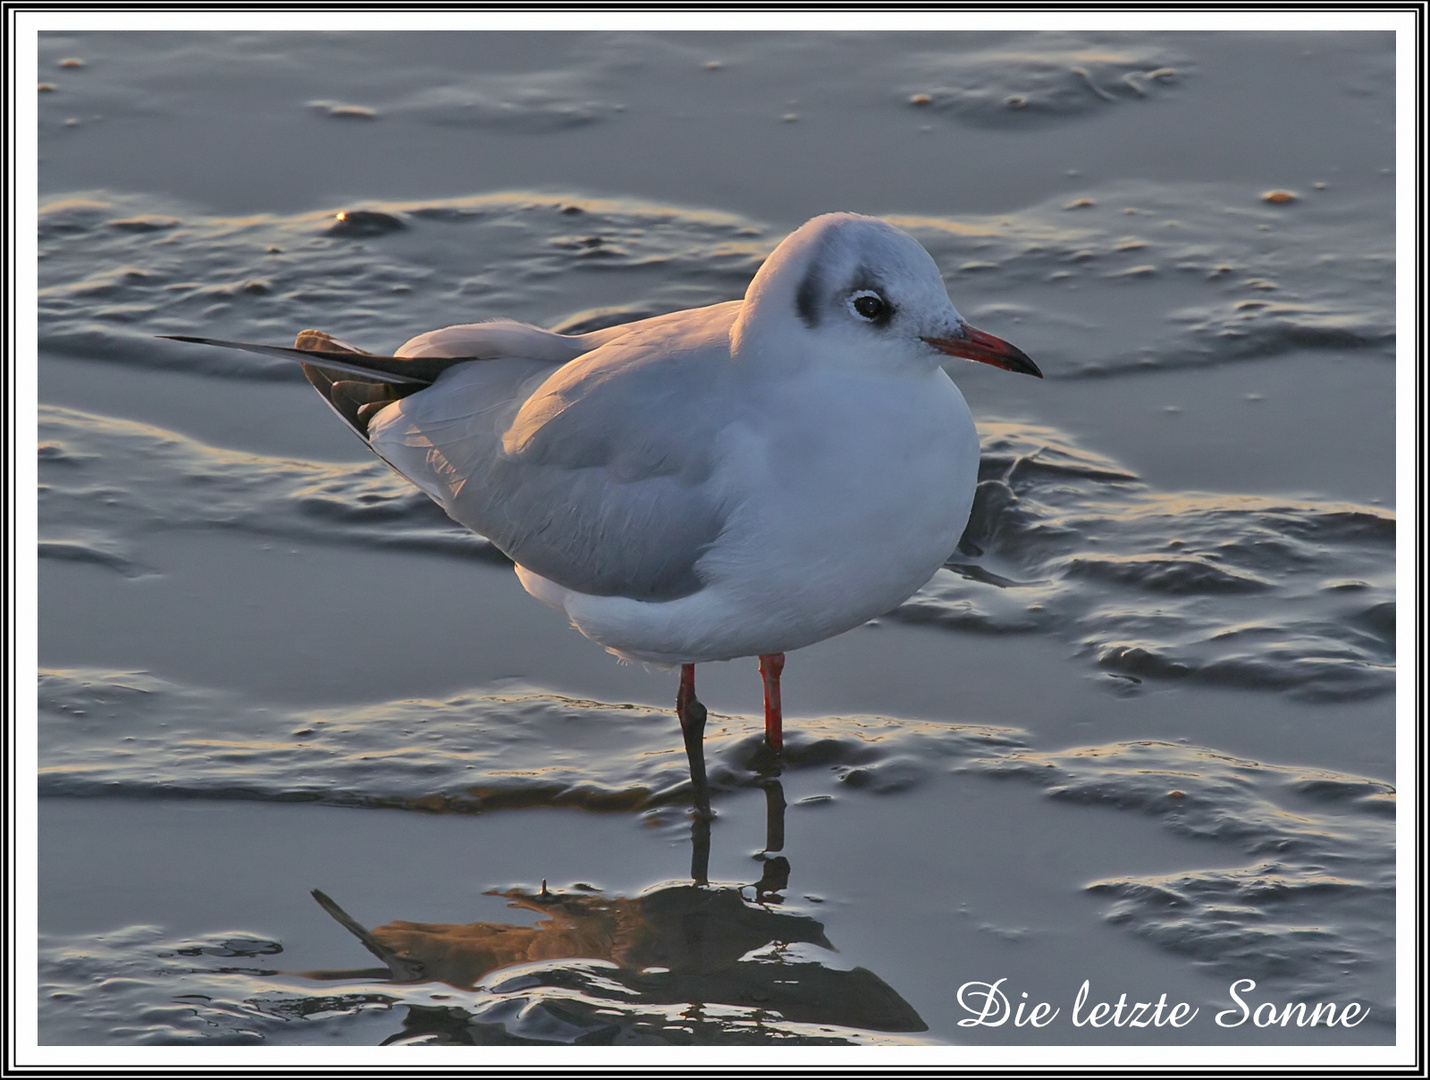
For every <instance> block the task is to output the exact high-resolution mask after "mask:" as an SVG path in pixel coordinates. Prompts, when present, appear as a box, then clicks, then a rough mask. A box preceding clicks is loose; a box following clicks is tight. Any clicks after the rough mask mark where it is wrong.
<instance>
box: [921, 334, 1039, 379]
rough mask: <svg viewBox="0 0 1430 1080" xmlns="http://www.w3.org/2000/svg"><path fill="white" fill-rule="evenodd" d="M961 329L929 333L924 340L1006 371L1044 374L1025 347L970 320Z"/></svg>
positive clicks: (950, 352)
mask: <svg viewBox="0 0 1430 1080" xmlns="http://www.w3.org/2000/svg"><path fill="white" fill-rule="evenodd" d="M960 331H961V332H960V335H959V336H957V337H926V338H924V341H926V342H928V343H929V344H930V345H932V346H933V347H934V348H935V349H937V350H938V351H939V352H943V353H948V355H949V356H961V357H963V359H965V360H976V361H978V362H979V363H980V364H992V365H993V366H994V367H997V368H1002V369H1003V370H1004V371H1015V372H1017V373H1018V374H1019V375H1033V376H1036V377H1037V378H1039V379H1041V378H1042V377H1043V373H1042V372H1041V371H1039V370H1038V365H1037V364H1035V363H1033V361H1032V360H1030V359H1028V355H1027V354H1026V353H1025V352H1023V350H1022V349H1019V348H1017V347H1016V346H1013V345H1009V344H1008V343H1007V342H1006V341H1004V340H1003V339H1002V338H1000V337H994V336H993V335H992V334H986V333H984V332H983V331H982V330H979V329H977V328H976V327H973V326H969V325H968V324H967V323H964V324H963V325H962V327H960Z"/></svg>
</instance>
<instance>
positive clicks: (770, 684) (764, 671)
mask: <svg viewBox="0 0 1430 1080" xmlns="http://www.w3.org/2000/svg"><path fill="white" fill-rule="evenodd" d="M784 669H785V654H784V653H782V652H777V653H767V654H766V655H764V656H762V657H760V678H761V679H762V680H763V681H764V684H765V742H767V743H769V744H770V749H771V750H773V751H774V752H775V753H776V754H778V753H779V752H780V751H781V750H783V749H784V745H785V738H784V714H783V713H782V712H781V711H780V672H781V671H783V670H784Z"/></svg>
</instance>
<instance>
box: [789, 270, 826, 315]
mask: <svg viewBox="0 0 1430 1080" xmlns="http://www.w3.org/2000/svg"><path fill="white" fill-rule="evenodd" d="M820 292H821V289H820V280H819V273H818V271H816V270H815V268H814V267H813V266H811V267H810V268H809V269H808V270H806V271H805V272H804V280H803V281H801V282H800V283H799V289H798V291H796V292H795V294H794V308H795V311H796V312H797V313H798V314H799V317H800V320H801V321H802V322H803V323H804V325H805V326H807V327H809V328H810V329H811V330H813V329H814V328H815V327H816V326H818V325H819V294H820Z"/></svg>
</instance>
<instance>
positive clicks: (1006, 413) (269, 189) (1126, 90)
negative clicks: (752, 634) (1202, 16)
mask: <svg viewBox="0 0 1430 1080" xmlns="http://www.w3.org/2000/svg"><path fill="white" fill-rule="evenodd" d="M1392 60H1393V41H1392V39H1391V38H1390V37H1389V36H1388V35H1383V34H1370V33H1362V34H1340V35H1315V34H1312V35H1243V34H1223V35H1216V34H1127V35H1116V34H1101V35H1091V34H1084V35H1074V34H1048V35H1043V34H954V35H899V34H894V35H803V34H794V35H760V34H749V35H695V34H686V35H680V34H664V35H653V34H552V35H535V34H533V35H523V34H518V35H513V36H498V35H491V34H446V35H423V34H418V35H382V34H306V35H293V34H261V33H250V34H197V33H190V34H148V33H144V34H127V35H119V34H63V35H62V34H50V35H45V36H43V37H42V39H41V45H40V69H41V77H42V79H43V80H45V84H46V86H48V89H46V88H45V87H44V86H42V88H41V94H40V97H41V100H40V152H41V164H40V178H41V190H42V198H41V206H40V210H39V258H40V262H39V285H40V295H39V305H40V341H39V346H40V357H41V359H40V411H39V437H40V445H39V462H40V489H39V514H40V552H39V554H40V563H39V597H40V628H39V642H40V659H41V671H40V673H39V743H40V766H41V768H40V779H39V784H40V793H41V817H40V821H41V833H40V835H41V881H40V897H41V905H40V920H41V941H40V1025H41V1040H42V1041H43V1042H46V1043H51V1044H96V1043H109V1044H148V1045H162V1044H210V1043H253V1044H264V1043H284V1044H303V1043H316V1044H336V1043H349V1044H376V1043H398V1042H405V1043H457V1044H471V1043H487V1044H541V1045H545V1044H570V1043H582V1044H597V1043H599V1044H610V1043H617V1044H625V1043H651V1044H672V1045H687V1044H699V1043H731V1044H753V1043H774V1042H790V1043H803V1044H811V1045H826V1044H868V1043H874V1044H938V1043H956V1042H999V1043H1011V1044H1016V1043H1050V1044H1058V1043H1071V1042H1083V1043H1103V1042H1141V1043H1172V1042H1175V1043H1186V1044H1192V1045H1195V1044H1204V1043H1216V1042H1248V1041H1253V1042H1267V1043H1287V1042H1290V1043H1317V1044H1319V1043H1343V1042H1351V1043H1385V1042H1390V1041H1393V1039H1394V1032H1395V1026H1394V1025H1395V1001H1394V995H1393V980H1394V974H1395V963H1394V957H1395V951H1394V940H1393V936H1392V932H1391V931H1392V914H1393V907H1394V886H1395V881H1394V873H1393V871H1394V846H1393V827H1394V820H1393V818H1394V789H1393V787H1392V784H1391V781H1392V780H1393V778H1394V761H1393V753H1392V747H1393V739H1394V700H1395V690H1396V682H1395V630H1396V616H1395V551H1396V549H1395V538H1396V515H1395V511H1394V509H1393V494H1394V481H1395V461H1394V445H1393V438H1394V415H1393V406H1394V401H1393V391H1394V347H1395V342H1394V335H1393V314H1394V312H1393V304H1392V299H1391V298H1392V294H1393V288H1394V280H1395V278H1394V263H1393V239H1394V237H1393V215H1392V213H1391V197H1392V194H1393V174H1392V171H1391V170H1393V168H1394V164H1395V162H1394V159H1393V153H1392V140H1391V128H1390V124H1391V119H1392V116H1393V104H1394V101H1393V96H1392V90H1391V75H1392V70H1393V65H1392ZM73 61H82V63H74V62H73ZM1228 109H1232V110H1234V112H1233V113H1228V112H1227V110H1228ZM835 209H850V210H857V211H861V212H867V213H876V214H881V215H883V216H886V217H888V218H889V219H890V220H893V221H894V222H896V223H897V224H899V225H901V226H902V227H903V228H905V229H907V230H908V231H909V232H911V233H912V234H913V235H914V236H916V237H917V238H918V239H919V240H920V241H921V242H922V243H923V244H924V245H925V246H926V247H927V248H928V249H929V251H930V252H931V253H932V254H933V255H934V258H935V259H936V260H937V262H938V263H939V265H940V267H941V268H942V270H943V272H944V275H945V277H946V279H947V281H948V283H949V289H950V293H951V295H952V296H953V298H954V300H955V302H956V303H957V304H958V306H959V308H960V310H961V311H963V312H964V313H965V314H967V315H968V316H969V317H970V319H971V320H972V321H974V322H975V323H977V324H978V325H980V326H983V327H985V328H986V329H988V330H990V331H992V332H995V333H998V334H1000V335H1002V336H1006V337H1008V338H1010V339H1011V340H1013V341H1015V342H1016V343H1017V344H1018V345H1020V346H1021V347H1022V348H1024V349H1025V350H1026V351H1027V352H1028V353H1029V354H1030V355H1032V356H1033V357H1035V358H1036V359H1037V360H1038V362H1039V364H1040V365H1041V366H1042V368H1043V370H1044V371H1045V372H1046V373H1047V376H1048V377H1047V379H1046V380H1044V381H1043V382H1042V383H1039V384H1033V381H1032V380H1014V379H1010V378H1008V377H1007V376H1006V375H1004V374H1002V373H998V372H993V371H984V370H972V368H973V366H972V365H970V370H968V371H967V372H966V373H960V375H959V380H958V381H959V382H960V385H961V386H962V388H963V390H964V392H965V395H966V396H967V397H968V399H969V402H970V404H971V406H972V408H973V410H974V413H975V415H976V416H977V418H978V423H979V429H980V432H981V435H982V441H983V462H982V468H981V472H980V484H979V488H978V495H977V500H976V503H975V509H974V514H973V519H972V521H971V522H970V525H969V528H968V531H967V533H966V535H965V536H964V538H963V541H962V543H961V544H960V546H959V549H958V550H957V551H956V552H951V553H950V558H949V561H948V563H947V565H946V566H945V568H944V569H942V570H940V571H939V572H938V574H937V575H936V576H935V577H934V579H933V580H932V581H930V582H929V583H928V585H927V586H925V587H924V588H923V589H922V590H921V591H920V592H919V593H918V594H917V595H915V596H914V597H913V598H912V599H910V600H909V601H908V602H907V603H905V604H904V605H902V606H901V607H900V608H898V609H897V610H895V611H892V612H890V613H888V614H887V615H885V616H883V617H881V618H879V619H877V620H875V621H874V622H873V623H871V624H869V625H868V626H866V627H863V628H860V629H858V630H856V631H853V632H851V633H850V634H847V635H844V636H843V637H842V638H839V639H835V640H833V641H830V642H825V643H822V644H821V645H818V646H815V647H812V648H810V649H807V650H803V651H801V652H799V653H795V654H792V655H791V657H790V662H789V668H788V672H787V680H786V691H785V695H786V703H787V710H788V713H789V721H788V723H787V731H788V735H787V747H786V754H785V757H784V760H783V761H781V762H779V763H775V762H773V761H771V760H769V759H768V757H767V756H766V755H765V753H764V751H763V750H762V740H761V737H760V727H759V723H758V720H757V719H756V715H755V714H756V711H757V708H758V704H759V700H758V681H757V678H756V672H755V668H754V664H753V662H752V661H751V662H737V663H732V664H715V665H706V666H705V667H703V668H702V673H701V677H702V697H705V698H706V699H707V703H708V704H709V705H710V707H711V710H712V718H711V727H710V729H709V732H708V736H707V758H708V761H709V765H710V772H711V783H712V789H713V791H714V795H715V807H716V810H717V813H718V818H717V821H716V822H715V824H714V826H713V828H711V829H702V828H701V827H698V826H692V825H691V823H690V821H689V819H688V817H687V816H686V813H685V810H686V807H687V805H688V799H689V791H688V779H687V773H686V767H685V760H684V754H683V750H682V746H681V742H680V739H679V736H678V727H677V725H676V722H675V720H674V717H673V715H672V714H671V710H670V701H671V699H673V696H674V683H673V681H672V676H671V675H670V674H669V673H666V672H660V671H655V670H647V669H645V668H642V667H639V666H621V665H618V664H616V663H615V662H613V661H611V660H610V658H608V657H606V656H605V655H604V654H603V653H602V652H601V650H600V649H599V648H597V647H596V646H594V645H592V644H590V643H589V642H586V641H585V640H584V639H582V638H580V637H579V636H578V635H576V634H575V633H574V632H572V631H570V630H568V629H567V628H565V627H564V626H563V625H562V624H561V620H560V619H559V617H557V616H555V615H554V614H553V613H552V612H549V611H547V610H545V609H544V608H541V607H540V606H539V605H537V604H535V602H533V601H530V600H529V599H528V598H526V597H525V596H524V594H523V593H522V592H521V590H520V587H519V585H518V584H517V582H516V580H515V577H514V575H513V574H512V573H511V570H510V565H509V563H508V562H507V560H506V558H505V556H503V555H502V554H501V553H500V552H499V551H497V550H496V549H495V548H494V547H492V546H491V545H490V544H489V543H488V542H487V541H485V540H484V539H483V538H481V537H477V536H474V535H472V534H470V533H468V532H466V531H465V530H463V529H462V528H460V527H458V526H456V525H454V524H453V523H452V522H450V521H449V520H448V519H447V518H446V517H445V516H444V515H443V514H442V513H441V512H440V510H438V509H437V508H436V507H435V506H434V505H433V504H432V503H430V502H429V501H428V500H427V499H426V497H425V496H423V495H421V494H420V493H419V492H417V491H416V490H415V489H414V488H412V487H411V486H410V485H408V484H406V483H405V482H404V481H403V480H402V479H401V478H400V477H398V476H396V475H395V474H394V473H392V472H391V471H390V470H388V469H387V468H386V467H385V466H384V465H383V464H382V463H381V462H379V461H377V460H376V459H375V458H374V457H372V455H371V454H369V453H368V452H367V451H366V450H365V448H364V447H362V446H361V445H360V444H359V443H358V442H357V441H355V440H353V439H352V438H351V437H350V436H349V435H347V433H345V432H344V431H343V430H342V429H341V425H340V424H338V423H337V422H336V421H335V420H334V419H333V418H332V417H331V416H329V415H328V414H327V410H326V409H325V408H324V407H323V405H322V403H321V402H320V401H319V400H318V398H317V397H316V396H315V395H313V394H312V392H311V391H310V390H309V389H308V388H307V387H306V385H305V384H304V383H303V381H302V378H301V375H299V373H298V372H297V371H296V369H295V368H293V367H292V366H291V365H287V364H285V363H283V362H281V361H277V360H267V359H264V358H260V357H256V356H252V355H248V354H236V353H232V354H230V353H224V352H220V351H217V350H204V349H198V348H191V347H185V346H181V345H178V344H176V343H172V342H163V341H156V340H155V336H156V335H159V334H198V335H205V336H215V337H228V338H239V339H243V340H250V341H266V342H272V343H278V344H282V343H286V342H288V341H289V340H291V339H292V337H293V336H294V335H295V334H296V332H297V331H298V330H300V329H302V328H304V327H308V326H315V327H319V328H321V329H324V330H327V331H329V332H332V333H334V334H337V335H339V336H340V337H343V338H345V339H347V340H350V341H353V342H355V343H356V344H358V345H360V346H362V347H364V348H367V349H370V350H372V351H380V352H386V351H390V350H391V349H392V348H395V347H396V346H397V345H398V344H400V343H401V342H402V341H403V340H405V339H406V338H408V337H410V336H412V335H413V334H415V333H417V332H420V331H422V330H425V329H430V328H433V327H436V326H440V325H443V324H447V323H453V322H465V321H474V320H477V319H480V318H485V317H493V316H497V315H504V316H511V317H515V318H518V319H525V320H528V321H532V322H536V323H539V324H542V325H548V326H553V327H556V328H559V329H581V328H593V327H596V326H602V325H609V324H614V323H617V322H621V321H625V320H629V319H633V318H639V317H644V316H647V315H651V314H657V313H661V312H665V311H670V310H674V309H678V308H684V307H691V306H696V305H701V304H707V303H714V302H718V301H722V300H727V299H731V298H734V297H738V296H740V295H741V294H742V292H743V289H744V286H745V284H746V283H747V281H748V280H749V278H750V276H751V275H752V274H753V272H754V271H755V269H756V268H757V267H758V266H759V265H760V262H761V260H762V259H763V258H764V256H765V255H766V254H768V252H769V251H770V250H771V249H772V248H773V246H774V245H775V244H776V243H777V242H778V241H779V239H780V238H781V237H782V236H783V235H785V234H786V233H787V232H788V231H789V230H790V229H792V228H793V227H794V226H796V225H798V224H799V223H800V222H801V221H803V220H804V219H805V218H807V217H809V216H812V215H813V214H815V213H819V212H823V211H827V210H835ZM314 890H316V891H314ZM1000 979H1002V980H1006V981H1005V982H1003V983H1002V984H1001V990H1002V992H1004V993H1006V994H1007V996H1008V997H1009V998H1010V999H1011V1001H1012V1003H1013V1005H1016V1004H1017V1002H1018V1001H1020V1000H1022V999H1021V998H1020V997H1019V996H1018V995H1019V994H1020V993H1023V992H1026V993H1027V994H1028V1001H1029V1002H1037V1001H1047V1002H1049V1003H1050V1004H1051V1005H1052V1006H1055V1007H1057V1008H1058V1009H1059V1010H1060V1011H1059V1014H1058V1015H1057V1017H1056V1018H1055V1019H1054V1020H1052V1021H1051V1022H1050V1023H1049V1024H1048V1025H1047V1026H1045V1027H1041V1028H1040V1027H1036V1026H1033V1025H1016V1024H1014V1023H1013V1022H1012V1020H1011V1019H1010V1020H1008V1021H1007V1022H1006V1023H1002V1024H998V1025H993V1024H991V1023H989V1024H984V1025H972V1024H962V1023H960V1022H961V1021H965V1020H969V1019H970V1018H972V1017H973V1016H974V1015H975V1013H976V1011H977V1010H976V1008H974V1009H972V1011H970V1004H969V1003H970V1002H971V1001H972V1000H973V999H972V998H970V997H969V996H968V992H967V991H966V990H965V993H964V995H963V997H962V999H960V987H966V985H967V984H992V983H995V982H996V981H997V980H1000ZM1085 980H1086V981H1087V983H1088V987H1089V993H1090V994H1091V995H1092V1000H1093V1001H1098V1000H1106V1001H1109V1002H1115V1001H1116V1000H1117V997H1118V995H1119V994H1123V993H1125V994H1126V995H1127V997H1128V1000H1132V1001H1148V1002H1155V1001H1156V1000H1157V997H1158V995H1159V994H1165V995H1166V999H1167V1001H1169V1002H1187V1003H1188V1008H1189V1009H1191V1008H1195V1009H1197V1010H1198V1014H1197V1016H1196V1017H1195V1019H1193V1020H1192V1021H1191V1022H1190V1023H1189V1024H1188V1025H1186V1026H1184V1027H1172V1026H1170V1025H1158V1026H1147V1027H1142V1028H1138V1027H1133V1026H1127V1025H1110V1026H1105V1027H1095V1026H1093V1025H1091V1024H1087V1023H1082V1024H1078V1023H1075V1022H1074V1019H1073V1017H1074V1016H1075V1015H1076V1014H1075V1013H1074V1012H1073V1008H1074V998H1075V996H1076V994H1077V992H1078V989H1079V987H1080V985H1082V984H1083V983H1084V981H1085ZM1237 980H1254V981H1255V984H1256V988H1255V990H1254V991H1250V992H1243V996H1244V997H1245V998H1246V1000H1247V1001H1248V1003H1249V1007H1252V1008H1254V1007H1255V1006H1256V1005H1257V1004H1259V1003H1261V1002H1266V1001H1269V1002H1272V1003H1274V1005H1275V1008H1276V1009H1277V1010H1280V1009H1282V1008H1283V1007H1284V1006H1285V1005H1286V1004H1287V1003H1294V1002H1306V1003H1309V1004H1311V1005H1314V1004H1315V1003H1325V1002H1332V1003H1335V1006H1336V1008H1337V1010H1342V1009H1344V1007H1345V1005H1346V1004H1347V1003H1350V1002H1355V1003H1358V1004H1359V1006H1360V1007H1361V1008H1363V1009H1368V1012H1367V1013H1366V1014H1365V1016H1364V1018H1363V1020H1362V1021H1361V1022H1359V1023H1357V1024H1355V1025H1353V1026H1343V1025H1337V1026H1334V1027H1328V1026H1326V1025H1324V1024H1321V1025H1316V1026H1297V1025H1296V1024H1295V1023H1294V1022H1293V1023H1290V1024H1289V1025H1286V1026H1283V1025H1280V1024H1279V1023H1278V1024H1276V1025H1274V1026H1270V1027H1257V1026H1255V1025H1254V1024H1253V1023H1251V1022H1247V1023H1244V1024H1241V1025H1239V1026H1235V1027H1225V1026H1220V1025H1218V1024H1217V1023H1216V1022H1215V1021H1214V1019H1213V1017H1214V1016H1215V1015H1216V1014H1217V1013H1218V1012H1219V1011H1222V1010H1228V1009H1233V1007H1234V1005H1235V1002H1234V1001H1233V999H1232V998H1231V997H1230V996H1229V988H1230V987H1231V986H1232V984H1233V983H1235V982H1236V981H1237ZM1086 1014H1087V1007H1086V1006H1084V1008H1083V1012H1082V1016H1083V1018H1084V1019H1085V1017H1086ZM1280 1015H1282V1014H1281V1013H1280V1012H1278V1013H1277V1016H1278V1017H1279V1016H1280Z"/></svg>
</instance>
